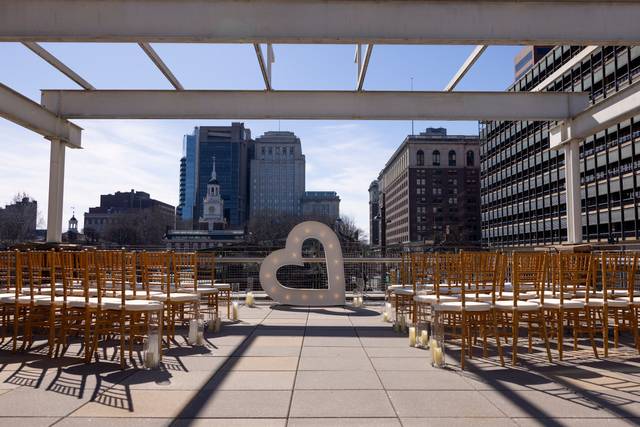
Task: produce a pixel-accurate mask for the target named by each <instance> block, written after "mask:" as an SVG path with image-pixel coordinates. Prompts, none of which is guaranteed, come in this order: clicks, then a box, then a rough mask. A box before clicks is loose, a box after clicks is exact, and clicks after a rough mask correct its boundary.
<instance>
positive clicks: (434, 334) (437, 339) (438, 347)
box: [429, 310, 446, 368]
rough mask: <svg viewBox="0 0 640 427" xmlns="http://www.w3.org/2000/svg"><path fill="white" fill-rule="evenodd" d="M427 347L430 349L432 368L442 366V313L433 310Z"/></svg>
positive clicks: (443, 361) (443, 362) (443, 364)
mask: <svg viewBox="0 0 640 427" xmlns="http://www.w3.org/2000/svg"><path fill="white" fill-rule="evenodd" d="M429 349H430V350H431V366H433V367H434V368H444V367H445V366H446V364H445V360H444V314H442V313H441V312H439V311H437V310H436V311H434V313H433V319H432V321H431V337H430V339H429Z"/></svg>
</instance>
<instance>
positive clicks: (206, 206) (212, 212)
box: [200, 156, 225, 231]
mask: <svg viewBox="0 0 640 427" xmlns="http://www.w3.org/2000/svg"><path fill="white" fill-rule="evenodd" d="M200 221H201V222H206V223H207V228H208V229H209V231H211V230H216V229H220V228H224V224H225V219H224V201H223V200H222V196H221V195H220V184H218V178H217V175H216V158H215V156H213V158H212V167H211V179H209V182H208V183H207V195H206V196H205V198H204V203H203V206H202V218H201V219H200Z"/></svg>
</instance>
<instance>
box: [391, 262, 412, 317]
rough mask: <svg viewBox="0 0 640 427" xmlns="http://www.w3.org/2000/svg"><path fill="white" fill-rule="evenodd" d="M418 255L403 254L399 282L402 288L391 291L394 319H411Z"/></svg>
mask: <svg viewBox="0 0 640 427" xmlns="http://www.w3.org/2000/svg"><path fill="white" fill-rule="evenodd" d="M417 256H418V254H414V253H403V254H402V255H401V263H400V281H401V284H402V286H399V287H395V288H393V289H392V290H391V293H392V295H393V302H394V305H395V310H396V317H395V318H396V319H400V318H401V317H402V316H404V317H405V319H406V320H409V319H413V297H414V295H415V285H416V283H415V280H414V278H415V269H416V264H417V263H416V259H417Z"/></svg>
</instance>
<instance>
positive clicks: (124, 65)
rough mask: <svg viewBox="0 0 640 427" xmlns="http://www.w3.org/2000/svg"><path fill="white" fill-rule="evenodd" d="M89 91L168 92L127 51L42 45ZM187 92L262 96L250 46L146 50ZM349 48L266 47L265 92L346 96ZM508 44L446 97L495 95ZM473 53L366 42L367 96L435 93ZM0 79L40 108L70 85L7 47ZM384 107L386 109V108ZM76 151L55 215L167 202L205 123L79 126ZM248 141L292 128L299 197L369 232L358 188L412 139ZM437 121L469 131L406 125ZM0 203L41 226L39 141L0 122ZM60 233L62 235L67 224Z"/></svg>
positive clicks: (137, 55) (42, 154) (393, 133)
mask: <svg viewBox="0 0 640 427" xmlns="http://www.w3.org/2000/svg"><path fill="white" fill-rule="evenodd" d="M43 46H44V47H45V48H46V49H48V50H49V51H51V52H52V53H53V54H54V55H56V56H57V57H58V58H59V59H61V60H62V61H63V62H64V63H65V64H67V65H68V66H70V67H71V68H72V69H73V70H75V71H76V72H77V73H78V74H80V75H81V76H82V77H84V78H85V79H86V80H88V81H89V82H90V83H91V84H93V85H94V86H95V87H96V88H98V89H135V88H139V89H171V86H170V84H169V83H168V82H167V81H166V79H165V78H164V76H163V75H162V74H161V73H160V72H159V71H158V70H157V69H156V68H155V66H154V65H153V64H152V63H151V61H150V60H149V59H148V58H147V56H146V55H145V54H144V52H142V50H141V49H140V48H139V47H138V46H137V45H136V44H88V43H44V44H43ZM153 46H154V48H155V49H156V50H157V52H158V53H159V54H160V55H161V56H162V58H163V59H164V61H165V62H166V63H167V64H168V65H169V66H170V68H171V69H172V71H173V72H174V74H175V75H176V77H177V78H178V79H179V80H180V81H181V83H182V84H183V85H184V86H185V88H187V89H263V82H262V77H261V74H260V71H259V67H258V64H257V60H256V57H255V52H254V50H253V46H252V45H209V44H185V45H178V44H154V45H153ZM354 49H355V47H354V46H353V45H321V46H318V45H276V46H274V51H275V55H276V63H275V64H273V86H274V88H275V89H311V90H314V89H336V90H351V89H353V87H354V84H355V75H356V65H355V64H354V63H353V57H354ZM519 49H520V48H519V47H517V46H496V47H490V48H489V49H487V51H486V52H485V53H484V55H483V56H482V57H481V58H480V60H479V61H478V62H477V63H476V65H475V66H474V67H473V69H472V70H471V72H470V73H469V74H468V75H467V76H466V77H465V78H464V80H463V81H462V82H461V83H460V85H459V86H458V88H457V90H461V91H464V90H504V89H505V88H507V87H508V86H509V85H510V84H511V83H512V82H513V58H514V56H515V54H516V53H517V51H518V50H519ZM472 50H473V46H393V45H390V46H380V45H379V46H375V48H374V50H373V55H372V57H371V61H370V64H369V71H368V73H367V78H366V82H365V89H367V90H394V89H395V90H408V89H409V88H410V84H411V83H410V82H411V77H413V87H414V90H442V88H443V87H444V86H445V85H446V84H447V82H448V81H449V79H450V78H451V77H452V76H453V74H454V73H455V71H456V70H457V69H458V67H459V66H460V65H461V64H462V63H463V62H464V60H465V59H466V57H467V56H468V54H469V53H470V52H471V51H472ZM0 58H4V59H5V61H4V63H3V64H2V66H0V82H2V83H4V84H6V85H8V86H9V87H11V88H13V89H15V90H17V91H19V92H21V93H22V94H24V95H26V96H28V97H30V98H32V99H34V100H35V101H39V98H40V93H39V90H40V89H77V88H78V86H76V85H75V83H73V82H72V81H70V80H69V79H67V78H66V77H65V76H64V75H62V74H61V73H59V72H58V71H57V70H55V69H54V68H53V67H51V66H50V65H49V64H47V63H46V62H44V61H43V60H41V59H40V58H39V57H37V56H36V55H35V54H34V53H32V52H31V51H30V50H28V49H27V48H25V47H24V46H22V45H21V44H18V43H0ZM390 108H393V107H392V106H390ZM76 123H77V124H78V125H80V126H81V127H83V128H84V132H83V147H84V149H82V150H67V157H66V175H65V180H66V181H65V200H64V217H65V220H66V219H67V218H68V217H70V216H71V212H72V208H75V211H76V216H77V217H78V219H79V220H80V221H81V223H80V226H81V227H82V215H81V214H82V213H83V212H85V211H86V210H87V209H88V207H90V206H97V205H98V204H99V196H100V194H104V193H113V192H115V191H128V190H130V189H132V188H134V189H136V190H142V191H146V192H149V193H150V194H151V196H152V197H154V198H157V199H159V200H162V201H164V202H167V203H171V204H174V205H175V204H177V200H178V170H179V158H180V155H181V145H182V135H184V134H185V133H188V132H190V131H191V130H192V129H193V127H194V126H198V125H209V124H227V123H229V121H214V120H129V121H125V120H118V121H100V120H78V121H76ZM245 125H246V126H247V127H248V128H250V129H251V131H252V134H253V136H254V137H256V136H259V135H261V134H262V133H263V132H265V131H268V130H277V129H278V126H280V128H281V129H282V130H290V131H293V132H295V133H296V134H297V135H298V136H299V137H300V139H301V140H302V150H303V153H304V154H305V155H306V160H307V162H306V181H307V189H308V190H335V191H337V192H338V194H339V195H340V197H341V199H342V203H341V213H342V214H344V215H348V216H351V217H353V218H354V219H355V220H356V222H357V224H358V225H359V226H360V227H361V228H362V229H364V230H365V231H366V230H368V193H367V188H368V186H369V183H370V182H371V180H373V179H375V178H376V177H377V175H378V172H379V171H380V169H381V168H382V167H383V166H384V164H385V162H386V160H387V159H388V158H389V156H390V154H391V153H392V152H393V151H394V150H395V149H396V148H397V146H398V145H399V144H400V143H401V142H402V140H403V139H404V138H405V137H406V135H407V134H409V133H410V132H411V122H410V121H293V120H283V121H281V122H280V123H278V121H275V120H247V121H245ZM428 126H444V127H446V128H447V129H448V130H449V133H450V134H456V133H459V134H477V131H478V126H477V123H476V122H422V121H416V122H415V123H414V127H415V131H416V133H418V132H419V131H420V130H423V129H424V128H426V127H428ZM0 145H1V146H2V152H3V155H2V157H0V204H5V203H8V202H9V201H10V200H11V199H12V197H13V196H14V195H15V194H16V193H18V192H26V193H28V194H29V195H31V196H32V197H33V198H35V199H36V200H37V201H38V205H39V206H38V207H39V211H40V213H41V217H42V219H43V223H42V224H41V226H43V227H44V226H46V204H47V183H48V167H49V145H48V143H47V141H46V140H44V139H43V138H41V137H40V136H38V135H36V134H35V133H32V132H30V131H28V130H25V129H22V128H21V127H19V126H17V125H14V124H13V123H10V122H8V121H6V120H4V119H1V118H0ZM63 229H65V230H66V224H65V225H64V227H63Z"/></svg>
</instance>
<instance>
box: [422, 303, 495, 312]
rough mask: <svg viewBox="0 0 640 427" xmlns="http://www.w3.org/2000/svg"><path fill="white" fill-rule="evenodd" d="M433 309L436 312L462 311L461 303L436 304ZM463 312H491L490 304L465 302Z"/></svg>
mask: <svg viewBox="0 0 640 427" xmlns="http://www.w3.org/2000/svg"><path fill="white" fill-rule="evenodd" d="M433 308H434V309H435V310H437V311H456V312H461V311H462V301H451V302H443V303H440V304H436V305H434V306H433ZM464 311H473V312H482V311H491V304H489V303H486V302H475V301H465V306H464Z"/></svg>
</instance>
